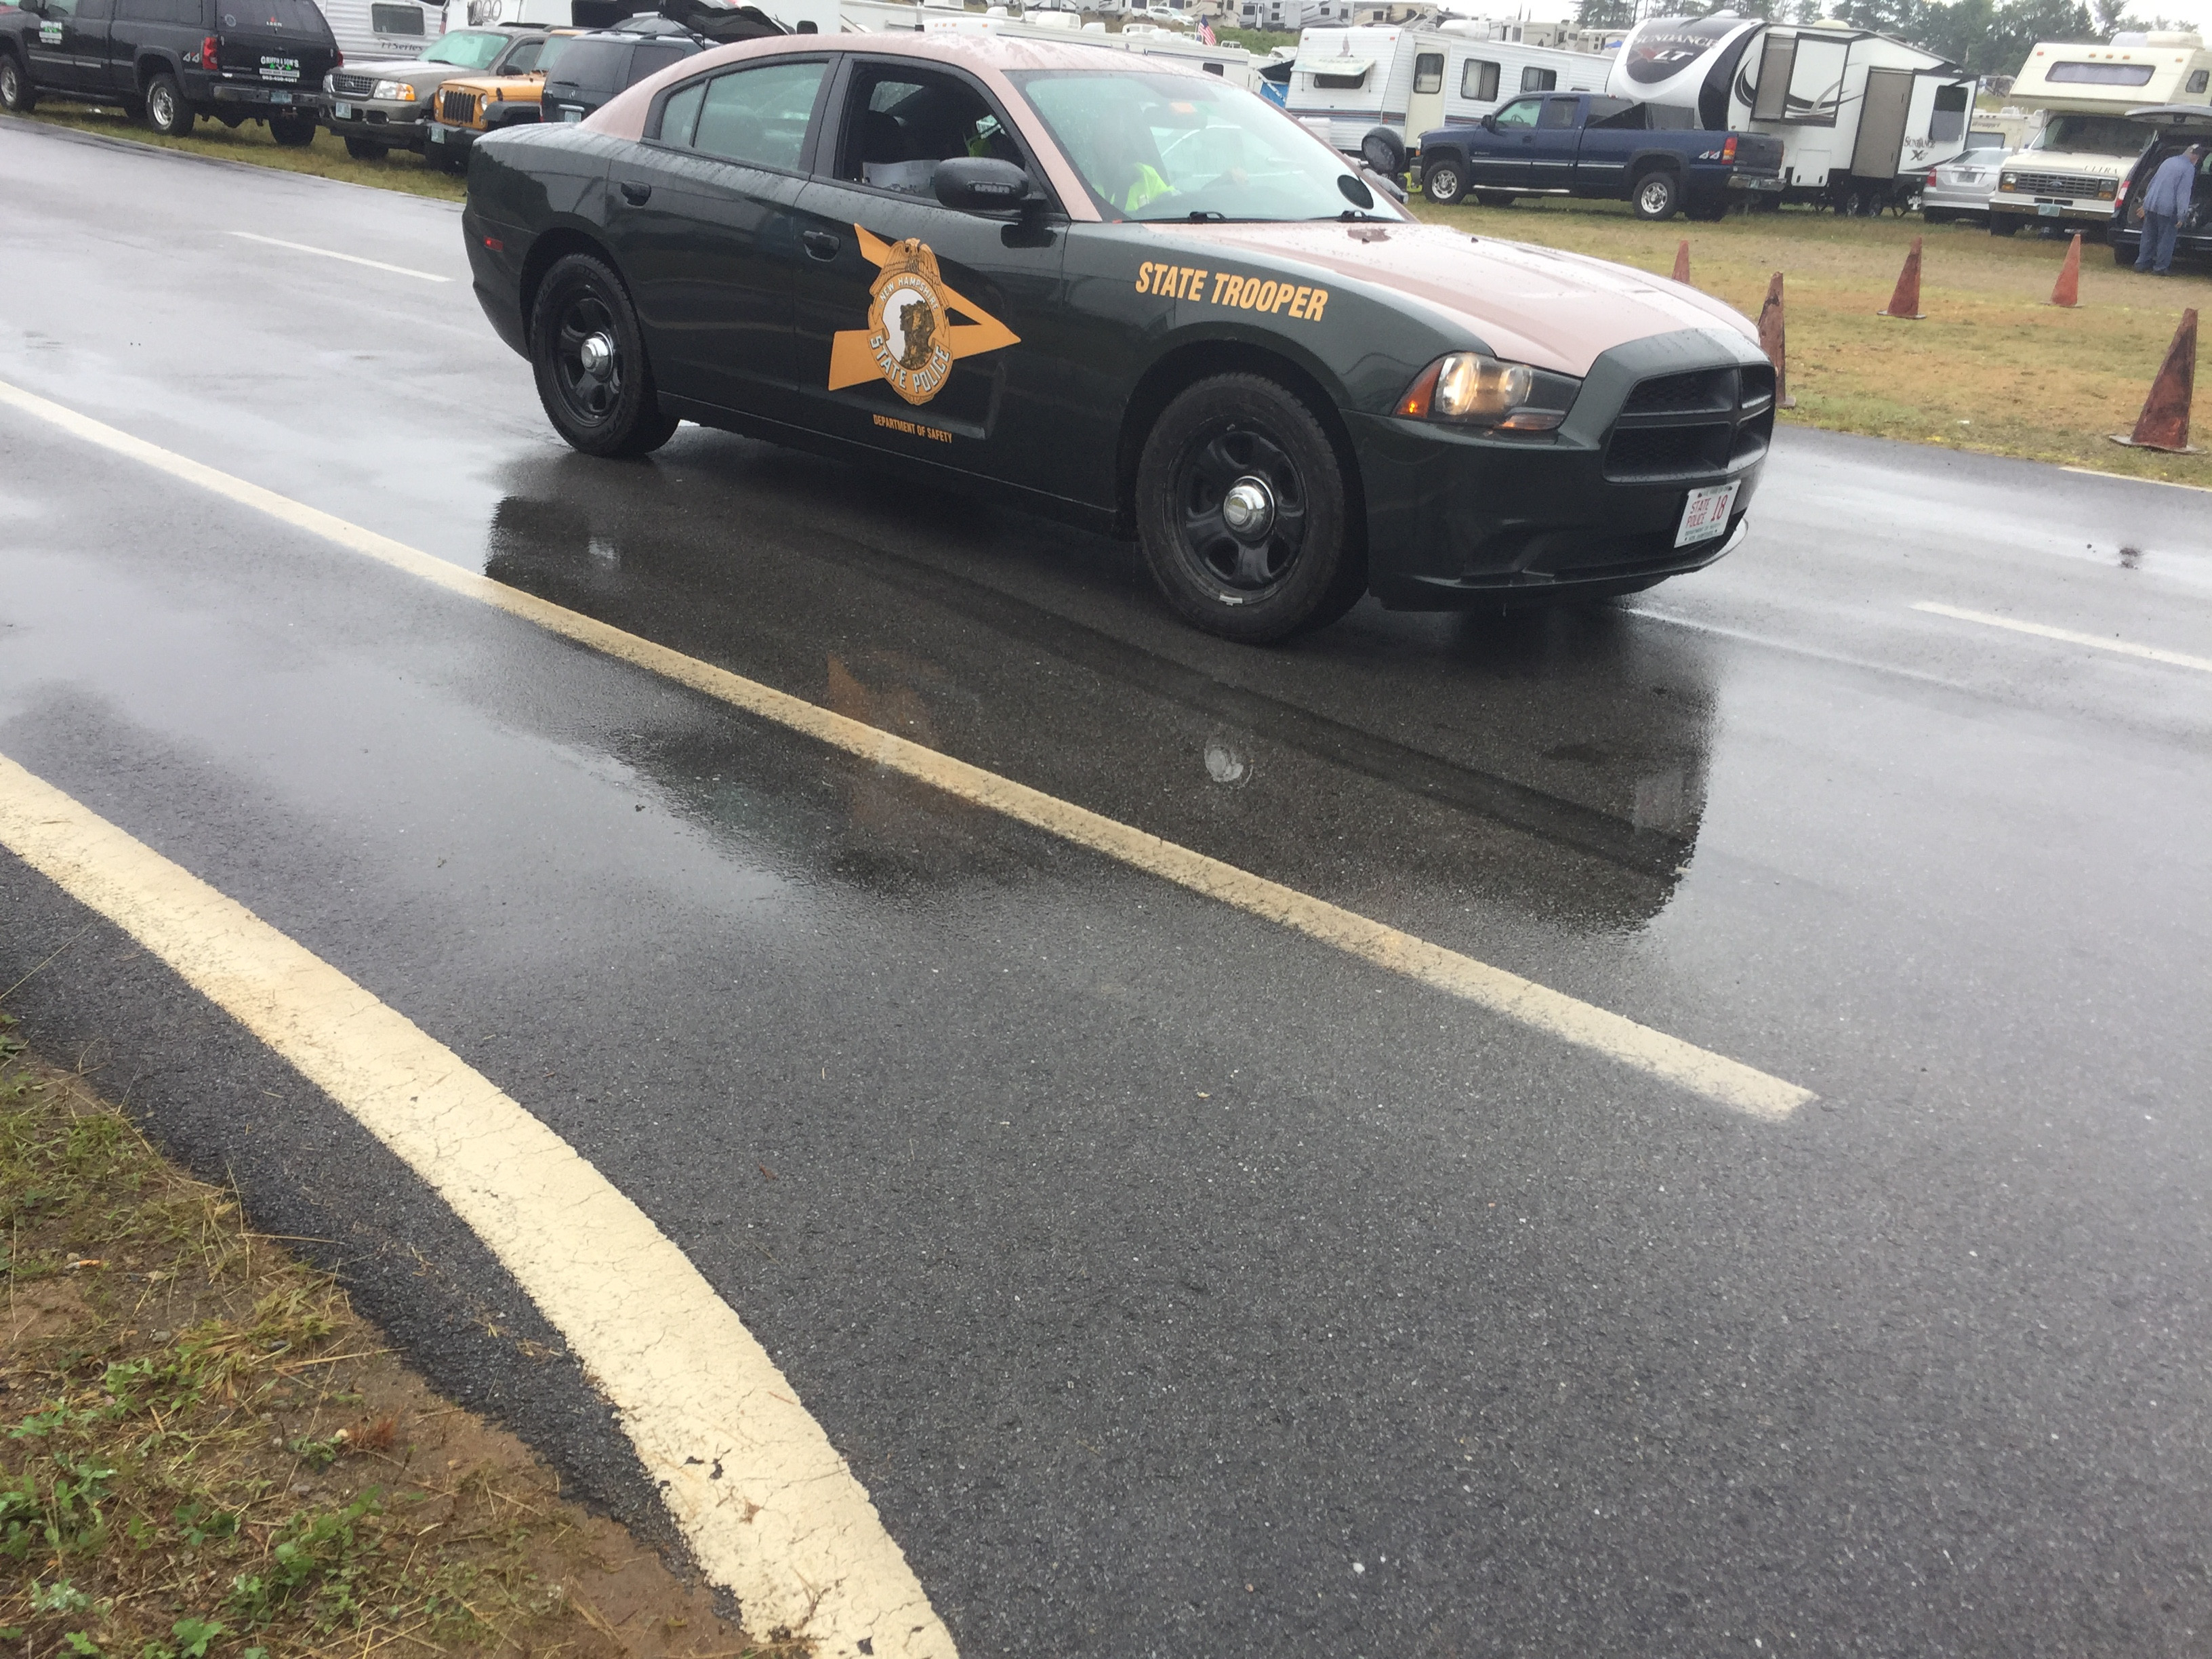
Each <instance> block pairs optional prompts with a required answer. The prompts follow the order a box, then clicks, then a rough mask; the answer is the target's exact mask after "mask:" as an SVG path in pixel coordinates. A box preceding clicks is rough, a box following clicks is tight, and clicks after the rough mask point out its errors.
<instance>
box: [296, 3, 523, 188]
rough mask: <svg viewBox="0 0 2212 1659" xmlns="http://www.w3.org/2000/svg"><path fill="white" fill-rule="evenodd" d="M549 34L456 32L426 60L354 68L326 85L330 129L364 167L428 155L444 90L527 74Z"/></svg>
mask: <svg viewBox="0 0 2212 1659" xmlns="http://www.w3.org/2000/svg"><path fill="white" fill-rule="evenodd" d="M545 40H546V31H545V30H544V29H538V28H495V29H455V30H453V31H452V32H451V33H447V34H445V35H443V36H441V37H440V39H439V41H438V44H437V45H436V46H432V47H431V48H430V49H429V50H428V52H424V53H423V54H422V56H421V57H420V58H412V59H409V60H406V61H404V62H401V63H396V64H352V65H349V67H346V68H343V69H340V70H336V71H334V72H333V73H332V74H331V75H330V76H328V77H327V78H326V79H325V81H324V82H323V90H324V91H325V94H328V96H329V100H330V127H331V131H332V132H335V133H336V134H337V135H338V137H341V138H343V139H344V140H345V147H346V154H347V155H350V156H353V157H354V158H355V159H356V160H357V161H377V160H380V159H381V158H382V157H383V156H384V155H386V154H388V153H389V152H390V151H392V150H395V149H411V150H415V151H416V152H418V153H419V152H421V151H422V149H425V148H426V146H427V144H428V140H427V139H426V138H425V137H423V135H424V132H425V131H427V129H428V123H429V116H430V100H431V98H432V97H433V95H434V94H435V93H436V92H437V90H438V88H440V87H441V86H443V85H445V83H446V82H448V81H451V80H454V79H457V78H458V77H459V76H464V75H472V74H478V73H489V74H492V75H502V74H506V73H508V72H510V71H513V72H518V73H519V72H520V70H526V69H528V68H529V67H530V66H531V65H532V64H535V63H536V62H537V61H538V53H539V52H541V51H543V50H544V46H545Z"/></svg>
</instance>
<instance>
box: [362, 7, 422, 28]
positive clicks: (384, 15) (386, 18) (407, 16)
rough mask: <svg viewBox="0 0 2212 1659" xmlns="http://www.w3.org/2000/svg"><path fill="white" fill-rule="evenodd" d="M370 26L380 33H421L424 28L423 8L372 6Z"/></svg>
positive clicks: (369, 11) (369, 14) (369, 16)
mask: <svg viewBox="0 0 2212 1659" xmlns="http://www.w3.org/2000/svg"><path fill="white" fill-rule="evenodd" d="M368 26H369V27H371V28H373V29H374V30H375V31H376V32H377V33H379V34H420V33H422V32H423V30H422V7H420V6H386V5H378V6H371V7H370V8H369V9H368Z"/></svg>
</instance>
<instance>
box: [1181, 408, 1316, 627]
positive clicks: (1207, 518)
mask: <svg viewBox="0 0 2212 1659" xmlns="http://www.w3.org/2000/svg"><path fill="white" fill-rule="evenodd" d="M1239 486H1243V487H1244V488H1245V489H1247V490H1248V491H1249V492H1251V493H1255V494H1258V495H1264V496H1265V497H1266V498H1267V501H1268V503H1269V510H1268V511H1267V514H1266V518H1265V522H1264V524H1263V525H1262V526H1260V527H1257V528H1247V529H1244V530H1242V531H1240V530H1236V529H1232V528H1231V526H1230V522H1229V520H1228V519H1227V518H1225V516H1224V507H1225V505H1227V504H1228V502H1229V500H1230V495H1231V491H1232V490H1235V489H1238V488H1239ZM1176 529H1177V531H1178V532H1180V534H1179V537H1178V540H1179V541H1180V544H1181V546H1182V556H1183V557H1184V559H1185V560H1186V561H1188V562H1189V564H1190V565H1191V567H1192V568H1194V570H1196V571H1197V572H1198V573H1199V574H1200V575H1201V576H1203V577H1204V578H1205V579H1206V580H1207V581H1208V582H1211V583H1212V584H1214V585H1216V586H1221V587H1225V588H1229V589H1231V590H1233V591H1234V592H1235V593H1236V594H1237V597H1238V598H1239V599H1246V600H1251V599H1265V598H1266V597H1267V595H1269V594H1271V593H1273V592H1276V591H1277V590H1278V589H1279V588H1280V587H1281V586H1283V584H1284V583H1285V582H1286V581H1288V580H1290V577H1291V573H1292V571H1294V570H1295V569H1296V568H1297V562H1298V555H1299V554H1300V553H1301V552H1302V551H1304V547H1305V537H1306V492H1305V484H1304V480H1303V479H1302V478H1300V477H1299V476H1298V469H1297V465H1296V464H1295V463H1294V462H1292V460H1291V458H1290V456H1289V455H1288V454H1287V453H1285V451H1284V449H1283V447H1282V446H1281V445H1279V444H1278V443H1277V442H1275V441H1274V440H1273V438H1271V437H1269V436H1268V435H1267V434H1266V433H1265V432H1263V431H1261V430H1260V429H1259V428H1256V427H1252V426H1246V425H1242V424H1237V425H1231V426H1227V427H1219V428H1213V429H1212V431H1210V432H1207V433H1204V434H1201V435H1200V436H1199V437H1197V438H1195V439H1194V440H1193V441H1192V442H1191V444H1190V446H1189V447H1188V449H1186V450H1185V452H1184V453H1183V459H1182V465H1181V466H1180V467H1179V468H1178V469H1177V471H1176Z"/></svg>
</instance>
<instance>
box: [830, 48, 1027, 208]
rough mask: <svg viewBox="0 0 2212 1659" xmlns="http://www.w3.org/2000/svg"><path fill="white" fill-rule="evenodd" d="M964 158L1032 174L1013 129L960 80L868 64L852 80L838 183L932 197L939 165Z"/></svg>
mask: <svg viewBox="0 0 2212 1659" xmlns="http://www.w3.org/2000/svg"><path fill="white" fill-rule="evenodd" d="M963 155H988V156H995V157H997V158H998V159H999V160H1000V161H1012V163H1013V164H1014V165H1015V166H1016V167H1028V166H1029V157H1028V156H1027V155H1025V154H1024V152H1023V149H1022V147H1021V145H1020V143H1018V142H1017V141H1016V139H1015V137H1014V136H1013V133H1012V131H1011V130H1010V128H1009V125H1008V124H1007V123H1006V121H1005V120H1004V119H1003V118H1001V117H1000V114H999V112H997V111H996V110H994V108H992V106H991V104H990V101H989V100H987V99H986V98H985V97H984V96H983V94H981V93H980V92H978V91H976V90H975V88H973V87H971V86H969V84H968V82H965V81H963V80H962V79H960V78H959V77H958V76H953V75H940V74H938V73H936V72H934V71H933V70H916V69H909V68H908V67H906V66H905V65H903V64H902V65H900V66H899V67H898V68H896V69H893V68H890V67H889V66H884V67H880V68H879V67H876V66H872V65H866V64H864V65H862V66H860V68H859V69H858V70H856V71H855V72H854V76H853V80H852V91H851V94H849V96H848V99H847V101H846V105H845V119H844V123H843V128H842V137H841V139H840V142H839V146H838V155H837V167H836V176H837V177H838V178H840V179H847V180H848V181H850V182H852V183H854V184H864V185H878V186H879V187H881V188H883V189H885V190H896V191H907V192H908V193H910V194H912V195H915V196H928V195H930V194H932V193H933V189H934V185H935V180H936V175H937V164H938V163H939V161H952V160H954V159H955V158H956V157H959V156H963Z"/></svg>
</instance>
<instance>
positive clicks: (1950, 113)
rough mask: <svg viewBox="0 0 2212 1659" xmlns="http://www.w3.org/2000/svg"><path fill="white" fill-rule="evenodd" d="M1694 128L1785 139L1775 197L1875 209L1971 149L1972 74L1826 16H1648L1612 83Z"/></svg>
mask: <svg viewBox="0 0 2212 1659" xmlns="http://www.w3.org/2000/svg"><path fill="white" fill-rule="evenodd" d="M1607 91H1609V92H1610V93H1611V94H1613V96H1614V97H1616V98H1632V99H1634V100H1637V101H1638V102H1639V103H1647V104H1663V105H1668V106H1673V107H1674V108H1678V109H1686V110H1689V111H1690V112H1692V115H1693V116H1694V121H1693V125H1698V126H1702V127H1711V128H1716V129H1729V130H1733V131H1750V132H1763V133H1768V134H1771V135H1772V136H1773V137H1777V138H1779V139H1780V140H1781V141H1782V179H1783V192H1782V199H1783V200H1784V201H1790V202H1813V203H1818V204H1821V205H1823V206H1828V207H1833V208H1834V209H1836V210H1838V212H1843V213H1878V212H1880V211H1881V210H1882V209H1883V208H1884V207H1886V206H1888V205H1890V204H1893V203H1898V202H1902V201H1903V200H1905V198H1906V197H1909V196H1910V195H1911V193H1912V192H1913V191H1914V190H1915V189H1916V188H1917V185H1918V184H1919V181H1920V180H1921V179H1923V178H1924V177H1925V176H1926V174H1927V172H1928V169H1929V168H1930V167H1936V166H1939V165H1941V164H1942V163H1943V162H1945V161H1949V160H1951V159H1952V158H1953V157H1954V156H1955V155H1958V154H1959V153H1960V151H1961V150H1962V149H1965V148H1966V122H1967V117H1968V115H1969V114H1970V112H1972V106H1973V100H1974V77H1973V76H1971V75H1969V74H1967V73H1966V70H1963V69H1961V68H1960V66H1959V65H1958V64H1953V63H1949V62H1947V61H1946V60H1945V59H1943V58H1941V57H1939V56H1937V55H1936V53H1934V52H1926V51H1923V50H1922V49H1921V48H1920V47H1918V46H1910V45H1908V44H1906V43H1905V41H1903V40H1895V39H1893V38H1892V37H1891V36H1889V35H1887V34H1875V33H1872V32H1870V31H1869V30H1866V29H1861V28H1854V27H1851V26H1850V24H1848V23H1840V22H1838V21H1835V20H1833V19H1832V18H1831V19H1824V20H1823V21H1820V22H1817V23H1802V24H1782V23H1767V22H1765V21H1762V20H1761V19H1759V18H1756V17H1738V16H1736V15H1734V14H1733V13H1730V12H1725V11H1723V12H1716V13H1714V14H1713V15H1711V16H1710V17H1692V18H1686V17H1671V18H1650V19H1647V20H1646V21H1644V22H1641V23H1638V25H1637V26H1636V27H1634V28H1633V29H1631V30H1630V31H1629V33H1628V39H1627V40H1626V42H1625V43H1624V44H1623V45H1622V46H1621V49H1620V55H1619V56H1618V57H1617V58H1614V60H1613V79H1612V82H1611V84H1610V85H1609V86H1608V87H1607Z"/></svg>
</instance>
